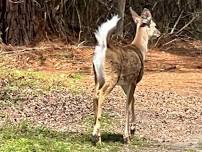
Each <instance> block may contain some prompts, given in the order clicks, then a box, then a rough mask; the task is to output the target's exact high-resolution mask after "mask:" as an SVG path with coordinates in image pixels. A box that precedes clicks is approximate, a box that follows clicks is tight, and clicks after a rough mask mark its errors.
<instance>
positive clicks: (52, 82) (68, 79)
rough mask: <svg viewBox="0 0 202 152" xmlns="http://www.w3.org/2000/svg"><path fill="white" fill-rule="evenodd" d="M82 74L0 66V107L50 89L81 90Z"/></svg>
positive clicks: (73, 91) (38, 94)
mask: <svg viewBox="0 0 202 152" xmlns="http://www.w3.org/2000/svg"><path fill="white" fill-rule="evenodd" d="M83 77H84V76H82V75H81V74H77V73H76V74H72V75H71V76H69V75H67V74H63V73H50V72H43V71H34V70H23V69H15V68H6V67H0V107H3V106H5V105H7V106H10V105H12V104H15V103H18V102H20V101H23V100H26V97H27V96H28V95H29V96H31V97H34V96H40V95H42V94H46V93H48V92H50V91H52V90H57V91H58V90H69V91H71V92H72V93H79V92H80V91H81V85H82V84H81V83H80V81H81V80H82V79H83Z"/></svg>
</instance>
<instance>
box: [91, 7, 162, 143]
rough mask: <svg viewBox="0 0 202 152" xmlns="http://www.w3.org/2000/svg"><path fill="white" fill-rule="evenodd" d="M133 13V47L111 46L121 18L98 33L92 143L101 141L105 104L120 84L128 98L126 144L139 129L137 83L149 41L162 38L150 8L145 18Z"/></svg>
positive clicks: (131, 10) (94, 64)
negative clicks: (135, 109)
mask: <svg viewBox="0 0 202 152" xmlns="http://www.w3.org/2000/svg"><path fill="white" fill-rule="evenodd" d="M130 12H131V15H132V18H133V20H134V22H135V23H136V25H137V28H136V35H135V38H134V40H133V41H132V43H131V44H130V45H126V46H121V45H113V44H109V42H110V41H109V35H110V33H111V32H112V31H113V29H114V28H115V27H116V25H117V23H118V21H119V19H120V18H119V17H118V16H113V17H112V19H110V20H108V21H107V22H105V23H103V24H102V25H101V26H100V27H99V28H98V31H97V32H96V33H95V37H96V39H97V41H98V45H97V46H96V48H95V52H94V57H93V70H94V76H95V85H96V87H95V96H94V98H93V103H94V112H95V125H94V130H93V134H92V141H93V142H94V143H95V144H96V143H97V142H98V141H99V142H101V135H100V119H101V110H102V109H101V106H102V103H103V101H104V99H105V97H106V96H107V95H108V94H109V93H110V92H111V91H112V89H113V88H114V87H115V86H116V85H120V86H121V87H122V89H123V91H124V93H125V94H126V95H127V102H126V113H125V117H126V122H125V132H124V143H128V142H129V137H130V135H131V134H133V133H134V129H135V127H134V126H133V125H134V121H135V115H134V96H133V95H134V91H135V88H136V85H137V83H138V82H139V81H140V80H141V79H142V76H143V71H144V59H145V53H146V51H147V45H148V40H149V39H150V38H151V37H158V36H160V32H159V31H158V30H157V29H156V27H155V26H156V24H155V23H154V22H153V20H152V16H151V13H150V11H149V10H148V9H146V8H145V9H144V10H143V12H142V14H141V16H139V15H138V14H137V13H136V12H134V11H133V9H132V8H130ZM130 110H131V112H132V119H131V123H132V124H133V125H132V126H131V128H129V114H130Z"/></svg>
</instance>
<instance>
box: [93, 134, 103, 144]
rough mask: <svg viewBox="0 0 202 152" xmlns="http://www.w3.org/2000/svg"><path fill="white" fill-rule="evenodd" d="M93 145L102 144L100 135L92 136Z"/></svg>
mask: <svg viewBox="0 0 202 152" xmlns="http://www.w3.org/2000/svg"><path fill="white" fill-rule="evenodd" d="M91 140H92V143H93V145H96V144H97V143H99V144H101V137H100V136H98V135H92V139H91Z"/></svg>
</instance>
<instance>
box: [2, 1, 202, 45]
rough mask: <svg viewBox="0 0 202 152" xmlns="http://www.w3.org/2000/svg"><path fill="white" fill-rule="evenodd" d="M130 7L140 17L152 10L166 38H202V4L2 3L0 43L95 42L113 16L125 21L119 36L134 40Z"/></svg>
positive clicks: (122, 2) (133, 2) (196, 2)
mask: <svg viewBox="0 0 202 152" xmlns="http://www.w3.org/2000/svg"><path fill="white" fill-rule="evenodd" d="M130 6H131V7H132V8H133V9H134V10H136V12H137V13H140V12H141V11H142V10H143V8H144V7H146V8H148V9H150V10H151V12H152V14H153V18H154V19H155V21H156V23H157V25H158V28H159V29H160V31H161V32H162V33H165V34H164V36H165V37H169V38H171V39H173V37H176V36H177V37H180V38H195V39H201V38H202V0H157V1H154V0H120V1H117V0H116V1H115V0H1V1H0V19H1V22H0V34H1V41H2V42H4V43H6V44H12V45H24V44H30V43H35V42H38V41H40V40H42V39H44V38H50V37H51V38H52V37H56V38H61V39H64V40H66V41H67V42H78V43H81V42H83V43H88V42H94V41H95V40H94V35H93V33H94V32H95V29H96V28H97V26H98V25H99V24H100V23H101V22H103V21H105V20H106V19H107V18H109V17H110V16H111V15H113V14H119V16H121V17H122V21H121V22H120V23H119V25H118V35H119V36H121V37H122V38H129V39H131V38H132V36H133V33H134V32H135V28H134V26H133V23H132V19H131V16H130V14H129V7H130Z"/></svg>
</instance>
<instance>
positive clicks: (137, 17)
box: [130, 7, 140, 23]
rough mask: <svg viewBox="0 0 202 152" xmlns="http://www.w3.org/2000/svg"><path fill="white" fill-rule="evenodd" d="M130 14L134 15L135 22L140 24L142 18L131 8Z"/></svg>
mask: <svg viewBox="0 0 202 152" xmlns="http://www.w3.org/2000/svg"><path fill="white" fill-rule="evenodd" d="M130 13H131V15H132V18H133V21H134V22H135V23H138V22H139V21H140V16H139V15H138V14H137V13H136V12H135V11H134V10H133V9H132V7H130Z"/></svg>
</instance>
